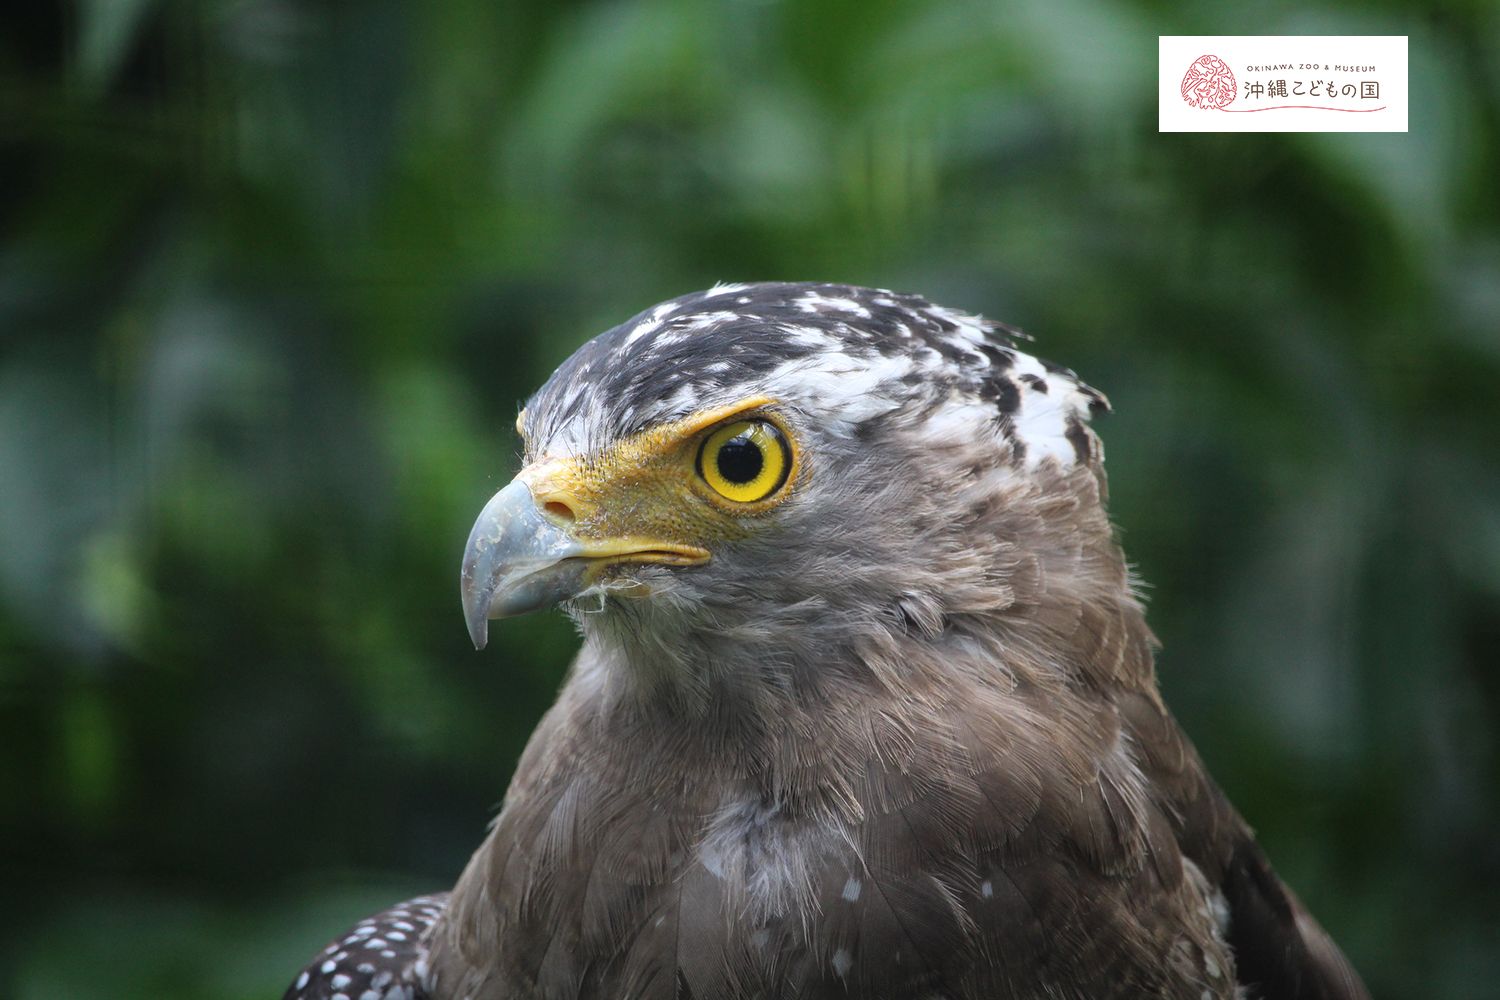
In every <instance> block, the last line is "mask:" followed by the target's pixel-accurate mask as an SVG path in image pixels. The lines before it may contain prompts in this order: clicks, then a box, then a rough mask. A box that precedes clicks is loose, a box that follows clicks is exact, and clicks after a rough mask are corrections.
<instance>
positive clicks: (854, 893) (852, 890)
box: [844, 878, 864, 903]
mask: <svg viewBox="0 0 1500 1000" xmlns="http://www.w3.org/2000/svg"><path fill="white" fill-rule="evenodd" d="M863 888H864V883H863V882H861V881H860V880H859V879H857V878H851V879H850V880H849V881H847V882H845V883H844V898H845V899H847V900H848V901H849V902H851V903H857V902H859V892H860V890H861V889H863Z"/></svg>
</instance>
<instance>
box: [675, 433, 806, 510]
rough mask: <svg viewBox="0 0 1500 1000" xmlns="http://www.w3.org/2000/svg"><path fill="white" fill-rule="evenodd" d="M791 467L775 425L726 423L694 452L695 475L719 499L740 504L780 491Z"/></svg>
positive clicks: (784, 443)
mask: <svg viewBox="0 0 1500 1000" xmlns="http://www.w3.org/2000/svg"><path fill="white" fill-rule="evenodd" d="M791 468H792V450H791V448H790V446H788V445H787V442H786V437H785V436H784V435H783V434H782V433H781V431H780V429H778V428H777V427H776V425H775V424H771V423H767V422H765V421H763V420H755V421H746V420H741V421H738V422H736V423H732V424H727V425H725V426H723V427H720V428H719V429H718V430H716V431H714V432H713V433H712V434H710V435H709V436H708V440H706V441H704V442H703V450H702V451H700V452H698V475H700V476H702V477H703V481H704V482H706V483H708V485H710V486H712V487H713V488H714V489H715V490H716V491H718V492H719V493H720V494H722V495H723V496H725V497H727V498H729V499H730V500H738V501H739V502H741V503H753V502H754V501H756V500H764V499H765V498H766V497H768V496H770V495H771V494H772V493H775V492H776V491H777V490H779V489H780V488H781V484H782V483H784V482H786V477H787V473H788V472H790V471H791Z"/></svg>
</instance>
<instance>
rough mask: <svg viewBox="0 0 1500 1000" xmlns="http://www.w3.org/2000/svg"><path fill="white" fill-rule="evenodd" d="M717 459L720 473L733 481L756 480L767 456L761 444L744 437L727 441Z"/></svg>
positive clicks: (745, 481) (746, 481)
mask: <svg viewBox="0 0 1500 1000" xmlns="http://www.w3.org/2000/svg"><path fill="white" fill-rule="evenodd" d="M716 461H717V462H718V466H719V475H721V476H723V477H724V478H725V479H727V480H728V481H729V482H731V483H748V482H752V481H754V479H755V477H756V476H758V475H760V470H761V469H763V468H765V465H766V457H765V456H764V455H762V454H761V453H760V446H759V445H757V444H756V443H755V442H754V441H751V440H750V439H749V438H742V437H737V438H730V439H729V440H728V441H725V442H724V446H723V447H722V448H720V449H719V456H718V459H717V460H716Z"/></svg>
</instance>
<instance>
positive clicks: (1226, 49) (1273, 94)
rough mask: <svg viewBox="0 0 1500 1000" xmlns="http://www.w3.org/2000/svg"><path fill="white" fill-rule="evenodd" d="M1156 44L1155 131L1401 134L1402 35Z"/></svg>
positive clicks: (1161, 40)
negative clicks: (1156, 121)
mask: <svg viewBox="0 0 1500 1000" xmlns="http://www.w3.org/2000/svg"><path fill="white" fill-rule="evenodd" d="M1157 42H1158V62H1157V88H1158V94H1157V107H1158V123H1159V124H1158V128H1159V131H1162V132H1405V131H1406V107H1407V84H1406V36H1405V35H1161V36H1159V37H1158V39H1157ZM1330 89H1331V90H1332V91H1333V93H1332V95H1331V96H1330V94H1329V91H1330Z"/></svg>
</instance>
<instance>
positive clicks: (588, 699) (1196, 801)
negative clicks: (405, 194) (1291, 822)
mask: <svg viewBox="0 0 1500 1000" xmlns="http://www.w3.org/2000/svg"><path fill="white" fill-rule="evenodd" d="M872 331H873V333H872ZM1013 333H1014V331H1007V330H1005V329H1004V328H1002V327H999V326H997V325H996V324H992V323H987V322H985V321H982V320H978V319H976V318H973V317H966V316H962V315H961V314H957V313H953V312H950V311H947V310H942V309H939V308H938V307H935V306H932V305H930V304H928V303H926V302H924V301H922V300H920V299H915V298H912V297H906V296H894V295H892V294H891V293H886V292H875V291H870V290H866V289H854V288H848V287H845V286H806V285H760V286H729V287H721V288H719V289H715V290H714V291H712V292H709V293H703V294H701V295H698V296H690V297H687V298H685V299H682V300H677V301H675V302H673V303H668V304H666V305H665V306H663V307H659V308H658V309H657V310H654V311H652V312H650V313H646V314H643V315H642V316H641V317H637V318H636V319H635V320H633V321H631V322H630V323H627V324H625V325H623V326H622V327H620V328H617V329H616V330H614V331H611V332H610V333H607V334H604V335H602V336H601V337H600V338H597V339H596V340H595V341H594V342H592V343H591V344H590V345H588V346H587V347H585V348H584V349H583V350H582V351H580V353H579V355H576V356H575V358H574V359H573V360H572V361H570V362H569V363H568V364H567V365H565V366H564V367H563V368H562V369H560V370H559V373H558V374H557V375H556V376H554V377H553V380H552V381H551V382H549V383H548V385H547V386H546V387H544V388H543V390H542V391H541V392H540V393H539V394H538V396H537V397H536V398H535V399H533V400H532V402H531V403H530V404H529V405H528V408H527V411H526V415H525V417H524V419H523V429H524V430H525V432H526V434H527V436H528V453H527V460H528V463H529V464H528V470H527V471H526V472H523V473H522V475H521V477H519V479H518V482H519V483H520V484H522V485H521V486H512V487H510V488H507V490H506V491H503V492H502V493H501V494H500V495H497V497H496V498H495V500H493V501H491V506H490V507H488V508H486V512H485V515H484V516H483V517H481V520H480V523H479V524H478V525H476V528H475V535H474V536H473V537H472V538H471V541H470V552H469V556H468V559H467V561H466V567H465V574H466V575H465V594H466V601H467V607H468V610H469V614H470V618H471V623H470V624H471V629H473V630H474V631H475V635H476V639H477V640H478V641H480V642H481V643H482V641H483V638H484V618H485V617H486V616H487V615H491V614H504V613H513V612H517V611H521V610H529V609H530V608H531V607H535V606H540V605H545V604H547V603H552V602H555V601H559V600H566V601H568V602H569V603H568V605H567V606H568V607H569V609H570V611H571V612H572V613H573V614H574V616H575V618H576V619H577V620H578V621H579V623H580V626H581V628H582V631H583V633H584V636H585V642H584V647H583V650H582V652H581V653H580V654H579V657H578V660H577V662H576V663H575V664H574V667H573V669H572V673H571V675H570V677H569V680H568V682H567V684H566V685H565V686H564V688H563V690H562V692H561V694H560V696H559V698H558V702H557V704H556V705H555V706H554V707H553V709H552V710H551V711H550V712H549V713H548V714H547V716H546V717H545V718H544V719H543V721H542V723H541V724H540V725H539V726H538V728H537V730H536V733H535V734H534V735H533V737H532V739H531V742H530V744H529V745H528V747H527V750H526V752H525V754H524V755H523V757H522V759H521V762H520V765H519V767H518V769H517V772H516V775H515V778H514V780H513V782H512V784H511V787H510V790H509V792H508V794H507V796H506V800H505V805H504V808H503V809H502V811H501V813H500V815H499V817H498V818H497V820H496V821H495V825H494V828H493V830H492V831H491V833H490V835H489V837H488V838H487V839H486V841H485V842H484V844H483V846H481V847H480V849H479V850H478V852H476V854H475V855H474V857H473V860H472V861H471V862H470V864H469V866H468V868H467V869H466V870H465V872H464V874H463V876H462V878H461V879H460V880H459V882H458V885H457V886H456V887H455V889H454V891H453V894H452V899H451V901H450V902H449V904H448V907H447V909H446V911H445V912H444V913H443V914H442V916H441V918H440V919H439V920H438V922H437V923H436V925H435V926H434V927H433V928H432V929H431V930H430V931H429V932H428V934H427V936H426V937H425V938H424V939H423V942H422V945H421V947H420V948H418V949H416V950H414V951H413V954H412V966H411V971H410V973H409V975H408V977H407V978H408V980H409V981H411V982H413V983H416V984H419V985H420V988H421V989H422V990H425V991H426V993H427V994H428V995H430V996H432V997H435V998H439V997H440V998H449V997H452V998H473V1000H491V998H497V1000H498V998H511V997H547V998H559V1000H564V998H566V1000H571V998H582V997H590V998H593V997H598V998H616V997H619V998H625V997H630V998H637V997H639V998H668V1000H675V998H686V997H692V998H697V1000H707V998H720V997H724V998H729V997H768V998H771V997H778V998H779V997H786V998H792V997H819V996H829V997H841V998H845V997H871V998H874V997H888V998H892V1000H900V998H919V997H936V996H942V997H954V998H975V1000H978V998H1033V997H1034V998H1041V997H1078V998H1084V997H1087V998H1092V1000H1101V998H1111V997H1141V996H1153V997H1169V998H1183V1000H1211V998H1213V1000H1216V998H1236V997H1243V996H1248V997H1266V998H1328V1000H1333V998H1361V997H1364V996H1365V992H1364V989H1363V987H1362V986H1361V985H1360V983H1359V979H1358V977H1357V976H1356V975H1355V973H1354V972H1353V970H1352V969H1351V968H1350V966H1349V965H1348V963H1347V962H1346V961H1345V959H1344V958H1343V956H1342V955H1341V954H1340V953H1339V951H1338V948H1337V947H1336V946H1335V945H1334V944H1333V942H1332V941H1331V940H1330V939H1329V938H1328V936H1327V935H1326V934H1325V933H1324V932H1323V931H1322V930H1321V928H1319V927H1318V925H1317V923H1316V922H1315V921H1314V920H1313V918H1312V917H1311V916H1310V915H1309V914H1308V913H1307V912H1306V910H1305V909H1303V908H1302V906H1301V904H1300V903H1299V902H1298V901H1297V900H1296V898H1295V897H1294V896H1293V895H1292V894H1291V893H1290V891H1289V890H1287V889H1286V887H1285V886H1283V885H1282V883H1281V882H1280V881H1279V879H1278V878H1277V877H1276V876H1275V874H1274V873H1273V872H1272V871H1271V869H1270V866H1269V864H1268V863H1267V861H1266V858H1265V856H1264V854H1263V853H1262V852H1261V850H1260V848H1259V847H1258V846H1257V845H1256V843H1255V840H1254V837H1253V836H1252V834H1251V832H1250V830H1249V829H1248V827H1247V826H1246V825H1245V823H1244V821H1243V820H1242V819H1241V818H1240V817H1239V816H1238V814H1237V813H1235V811H1234V809H1233V808H1232V807H1231V806H1230V804H1229V803H1228V801H1227V800H1226V799H1225V797H1224V795H1223V794H1222V792H1220V791H1219V789H1218V788H1217V786H1216V785H1215V784H1214V783H1213V781H1212V779H1211V778H1210V777H1209V776H1208V775H1207V773H1206V772H1205V771H1204V768H1203V766H1202V763H1201V762H1200V761H1199V759H1198V757H1197V754H1196V753H1195V751H1194V750H1193V747H1192V745H1191V743H1190V742H1189V741H1188V739H1187V737H1186V736H1185V735H1183V733H1182V731H1181V730H1180V729H1179V727H1178V726H1177V724H1176V722H1175V721H1174V720H1173V719H1172V717H1171V716H1170V714H1169V713H1168V712H1167V710H1166V708H1165V707H1164V706H1163V704H1162V702H1161V699H1160V697H1159V695H1158V693H1157V690H1156V681H1155V676H1154V671H1153V665H1152V656H1153V646H1154V639H1153V637H1152V635H1151V632H1150V630H1149V629H1148V628H1147V626H1146V623H1145V619H1144V616H1143V613H1142V608H1141V605H1140V602H1139V601H1138V600H1137V598H1136V596H1135V594H1134V592H1133V590H1132V587H1131V581H1130V577H1129V573H1128V570H1127V567H1126V564H1125V562H1124V558H1123V555H1122V553H1121V551H1120V548H1119V546H1118V544H1117V543H1116V541H1115V537H1114V533H1113V531H1112V529H1111V526H1110V524H1109V522H1108V519H1107V517H1106V514H1105V507H1104V502H1103V501H1104V497H1103V493H1104V488H1105V487H1104V483H1105V478H1104V470H1103V451H1102V448H1101V447H1100V446H1099V442H1098V439H1097V438H1096V437H1095V436H1094V434H1093V432H1092V431H1091V430H1089V429H1088V427H1087V425H1086V420H1087V418H1088V413H1089V411H1090V410H1091V409H1099V408H1101V407H1102V406H1103V405H1104V403H1103V397H1102V396H1099V395H1098V394H1097V393H1095V392H1093V390H1090V389H1088V388H1087V387H1085V386H1083V385H1082V384H1081V383H1079V382H1078V381H1077V380H1076V378H1075V377H1074V376H1072V374H1071V373H1069V372H1066V371H1064V370H1062V369H1057V368H1055V367H1053V366H1044V365H1041V364H1040V363H1038V362H1036V361H1035V360H1034V359H1032V358H1030V357H1028V356H1026V355H1024V354H1022V353H1021V352H1019V351H1018V350H1017V349H1016V347H1015V344H1014V341H1013V340H1012V339H1011V335H1013ZM803 347H806V348H808V349H807V350H806V351H803V350H802V348H803ZM716 366H717V367H716ZM841 387H846V388H841ZM738 400H749V401H750V402H749V403H747V404H745V405H744V406H740V407H739V409H736V407H737V406H739V403H737V402H736V401H738ZM699 413H707V414H708V417H706V418H704V421H703V422H701V426H700V422H695V420H696V417H695V416H694V414H699ZM734 421H738V422H737V423H732V424H731V423H730V422H734ZM759 423H764V424H768V425H774V427H773V428H772V432H773V433H772V436H771V437H764V436H763V437H761V438H757V439H755V440H757V441H761V442H762V443H761V444H759V445H756V447H759V448H761V449H762V453H761V460H763V462H766V463H774V462H775V461H776V459H777V456H776V455H775V454H774V453H772V452H770V451H767V450H766V449H769V448H772V447H778V446H772V445H766V444H764V442H765V441H770V440H780V441H781V442H782V444H781V445H779V447H782V448H784V449H785V452H784V455H783V457H784V458H785V460H786V463H787V468H786V469H783V470H781V472H780V475H781V476H782V481H781V482H780V483H776V484H774V485H772V486H771V488H770V492H769V493H768V494H767V495H766V496H765V497H763V498H762V497H754V498H752V499H748V500H746V499H736V500H734V501H732V502H731V501H730V500H728V499H727V497H728V496H729V494H726V495H725V496H722V497H720V496H716V495H715V494H714V493H712V492H710V491H709V489H708V487H707V486H706V485H705V484H706V483H712V482H715V481H717V480H714V478H713V470H712V469H710V470H709V471H708V472H705V471H704V468H703V463H704V461H705V457H704V456H705V455H707V454H710V452H709V451H707V450H705V449H709V448H710V447H711V446H713V444H714V442H716V441H717V440H718V439H719V437H721V436H722V435H719V436H716V429H719V428H725V427H730V426H733V427H735V428H738V427H739V426H740V425H741V424H745V425H746V426H750V425H758V424H759ZM730 433H731V434H739V433H741V432H740V431H737V430H736V431H732V432H730ZM749 433H750V432H748V431H746V432H743V434H742V436H741V437H738V438H735V437H731V438H730V439H729V440H730V441H731V444H730V445H727V446H726V447H737V448H741V449H742V451H741V452H740V453H739V454H740V456H741V457H743V456H744V455H747V454H749V453H748V452H744V451H743V448H745V447H748V445H747V444H746V442H749V441H750V440H751V438H750V437H747V436H744V435H746V434H749ZM776 434H780V435H782V436H781V437H780V438H779V439H778V438H776V437H775V435H776ZM679 453H680V455H682V456H684V457H683V458H681V459H680V460H679V459H674V458H671V456H673V455H678V454H679ZM712 454H714V455H716V454H717V452H713V453H712ZM662 456H667V457H666V458H663V457H662ZM752 458H753V456H752ZM711 460H714V461H719V460H718V459H712V457H711ZM723 468H725V469H731V471H732V470H733V469H734V468H738V467H737V466H733V465H732V463H727V464H724V465H723ZM747 468H748V469H749V470H750V471H751V472H753V471H756V470H757V469H759V470H760V471H759V472H757V474H759V475H762V478H763V479H764V480H765V482H767V483H771V481H772V480H773V479H774V478H775V477H774V476H772V475H770V472H774V471H776V470H775V469H770V470H769V471H767V469H765V468H762V467H759V466H755V465H754V464H753V461H752V464H751V465H750V466H748V467H747ZM674 470H676V471H674ZM745 475H747V476H748V475H749V472H746V473H745ZM673 477H677V478H673ZM695 477H696V478H695ZM721 478H722V477H721ZM679 479H680V482H679ZM746 481H748V480H746ZM758 481H759V480H757V482H758ZM664 482H666V483H670V484H676V485H674V486H672V488H671V489H666V488H665V487H663V486H662V485H661V484H662V483H664ZM739 482H740V481H739V480H734V478H733V477H732V476H731V477H730V483H729V487H735V488H737V487H738V483H739ZM726 488H728V487H726ZM747 489H748V488H747ZM664 490H665V492H663V491H664ZM643 491H644V492H643ZM734 495H735V496H739V495H740V494H734ZM744 496H750V492H745V493H744ZM554 505H556V506H554ZM622 539H626V540H628V544H627V543H626V542H622V541H621V540H622ZM627 549H628V551H625V550H627ZM606 550H607V551H606ZM663 553H665V554H663ZM700 553H706V555H700ZM300 995H323V996H326V995H329V994H328V993H327V992H326V991H325V992H324V993H322V994H315V993H314V992H312V991H310V990H305V991H304V992H303V993H302V994H300Z"/></svg>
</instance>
